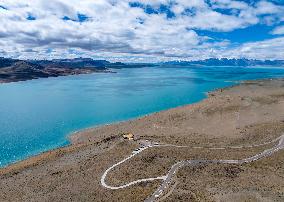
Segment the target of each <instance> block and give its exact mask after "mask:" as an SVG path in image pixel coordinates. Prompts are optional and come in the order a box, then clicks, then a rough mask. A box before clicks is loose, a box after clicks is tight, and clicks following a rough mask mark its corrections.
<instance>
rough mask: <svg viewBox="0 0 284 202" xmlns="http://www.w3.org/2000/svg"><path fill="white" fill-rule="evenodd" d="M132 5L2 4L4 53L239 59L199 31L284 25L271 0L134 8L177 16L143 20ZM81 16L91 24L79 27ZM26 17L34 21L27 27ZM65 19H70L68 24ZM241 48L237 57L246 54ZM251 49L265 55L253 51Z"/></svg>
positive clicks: (101, 0)
mask: <svg viewBox="0 0 284 202" xmlns="http://www.w3.org/2000/svg"><path fill="white" fill-rule="evenodd" d="M129 2H134V1H130V0H120V1H118V0H95V1H90V0H81V1H78V0H54V1H52V3H50V2H48V1H46V0H33V1H28V0H0V6H2V7H0V47H1V48H0V54H2V55H6V56H13V57H22V58H34V57H41V58H44V57H73V56H76V55H82V56H90V57H105V58H113V59H118V58H119V59H121V58H123V57H124V58H126V59H129V58H132V59H133V58H135V57H136V58H140V59H141V58H142V59H145V58H151V60H152V59H153V58H156V59H157V60H159V59H167V58H170V57H172V58H177V57H181V58H188V59H195V58H203V57H205V58H206V57H214V56H218V55H225V51H227V50H230V51H231V53H232V54H235V55H236V57H237V56H239V55H240V54H239V53H237V52H234V51H233V50H232V44H231V43H230V42H229V41H227V40H218V41H214V40H211V39H210V38H209V37H206V36H198V34H197V31H196V30H209V31H217V32H228V31H232V30H235V29H240V28H245V27H248V26H251V25H255V24H258V23H260V22H261V23H268V24H271V23H274V22H275V21H278V22H279V21H281V20H283V21H284V11H283V8H284V7H283V6H279V5H275V4H273V3H271V2H268V1H260V2H258V3H255V4H252V5H251V4H248V3H246V2H244V1H233V0H218V1H217V0H211V4H210V5H209V4H207V3H205V1H204V0H191V1H189V0H176V1H173V0H156V1H152V0H137V1H135V2H140V3H143V4H147V5H149V6H151V7H152V8H153V9H156V10H159V8H160V5H161V4H164V5H168V7H170V8H171V10H172V12H174V14H175V17H174V18H170V19H168V18H167V15H166V14H165V13H163V12H161V11H160V12H159V13H158V14H148V13H145V12H144V9H143V8H139V7H131V6H129ZM4 8H6V9H4ZM218 9H221V10H225V11H228V12H220V11H218ZM78 14H82V15H85V16H87V17H88V20H86V21H85V22H79V17H78ZM29 16H32V17H33V18H35V20H27V18H28V17H29ZM64 17H68V18H69V19H71V20H63V18H64ZM281 29H282V28H281V27H279V28H276V29H275V30H274V31H273V33H274V34H279V33H280V32H281ZM275 40H276V39H275ZM279 40H282V38H280V39H279ZM242 46H244V44H243V45H239V49H238V50H240V51H241V52H243V53H247V52H248V51H244V50H245V48H244V49H242V48H241V47H242ZM246 47H247V48H248V49H249V48H250V49H254V50H256V51H260V50H259V49H255V48H253V47H252V44H246ZM269 48H271V47H267V49H269ZM273 48H275V47H273ZM48 49H52V52H51V53H50V51H48V52H47V51H46V50H48ZM70 50H72V53H70ZM262 50H263V49H261V51H260V52H262V53H263V51H262ZM279 51H280V50H279ZM280 53H281V51H280ZM280 53H279V54H280ZM255 56H257V57H259V56H260V54H258V55H257V54H255ZM279 56H281V57H282V58H283V57H284V56H283V55H279Z"/></svg>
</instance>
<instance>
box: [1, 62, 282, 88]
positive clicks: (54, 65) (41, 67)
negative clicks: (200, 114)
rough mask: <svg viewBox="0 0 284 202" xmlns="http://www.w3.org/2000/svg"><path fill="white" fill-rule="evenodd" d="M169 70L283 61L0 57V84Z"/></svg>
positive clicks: (278, 65) (243, 65)
mask: <svg viewBox="0 0 284 202" xmlns="http://www.w3.org/2000/svg"><path fill="white" fill-rule="evenodd" d="M151 66H159V67H172V66H191V67H201V66H215V67H217V66H242V67H249V66H275V67H284V60H273V61H271V60H264V61H262V60H249V59H226V58H222V59H215V58H211V59H206V60H198V61H170V62H163V63H155V64H146V63H131V64H129V63H128V64H125V63H121V62H115V63H112V62H109V61H107V60H93V59H91V58H74V59H54V60H17V59H11V58H3V57H0V83H5V82H14V81H24V80H30V79H36V78H43V77H57V76H66V75H73V74H90V73H93V72H112V71H111V70H110V69H120V68H134V67H135V68H138V67H151Z"/></svg>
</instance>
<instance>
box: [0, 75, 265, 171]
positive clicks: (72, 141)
mask: <svg viewBox="0 0 284 202" xmlns="http://www.w3.org/2000/svg"><path fill="white" fill-rule="evenodd" d="M95 73H104V72H93V73H91V74H95ZM107 73H108V72H107ZM110 73H116V72H110ZM68 76H76V75H67V77H68ZM58 77H66V76H58ZM50 78H52V77H50ZM53 78H56V77H53ZM37 79H45V78H36V79H32V80H37ZM25 81H31V80H25ZM25 81H16V82H8V83H18V82H25ZM259 81H261V80H259ZM229 82H232V81H229ZM243 82H247V81H233V82H232V83H233V84H232V85H231V86H227V87H220V88H216V89H214V90H211V91H208V92H204V94H205V95H206V97H204V98H203V99H201V100H199V101H197V102H194V103H190V104H184V105H180V106H177V107H173V108H169V109H164V110H160V111H155V112H152V113H149V114H146V115H141V116H138V117H136V118H130V119H127V120H122V121H116V122H113V123H106V124H101V125H98V126H90V127H88V128H82V129H80V130H77V131H74V132H71V133H68V134H66V136H65V138H66V140H67V141H68V142H69V143H68V144H67V145H65V146H62V147H56V148H54V149H48V150H47V151H44V152H40V153H38V154H35V155H31V156H29V157H27V158H24V159H21V160H18V161H15V162H12V163H9V164H7V165H5V166H3V167H1V166H0V174H1V173H2V170H6V169H10V167H11V168H12V169H14V168H18V167H22V166H23V167H27V166H30V165H34V164H35V162H37V161H41V160H44V159H45V158H46V157H47V156H49V155H54V153H57V152H61V151H62V150H64V151H65V150H68V148H69V147H73V146H78V145H79V146H80V145H81V144H85V142H83V143H82V142H79V141H78V139H79V138H80V137H81V136H84V134H85V133H88V132H92V131H93V130H99V129H100V128H104V127H107V126H112V125H119V124H125V123H128V122H131V121H135V120H139V119H141V118H145V117H148V116H152V115H154V114H157V113H161V112H167V111H169V110H174V109H181V108H183V107H186V106H192V105H195V104H197V103H200V102H202V101H203V100H205V99H207V98H208V97H209V96H210V93H214V92H217V91H219V90H225V89H229V88H232V87H234V86H238V85H241V84H242V83H243ZM8 83H5V82H4V83H1V82H0V85H1V84H8Z"/></svg>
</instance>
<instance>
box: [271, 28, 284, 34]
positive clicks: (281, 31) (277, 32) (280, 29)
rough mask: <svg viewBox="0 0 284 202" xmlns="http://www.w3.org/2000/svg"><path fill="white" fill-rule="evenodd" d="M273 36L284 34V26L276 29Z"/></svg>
mask: <svg viewBox="0 0 284 202" xmlns="http://www.w3.org/2000/svg"><path fill="white" fill-rule="evenodd" d="M271 33H272V34H279V35H280V34H284V26H279V27H276V28H275V29H274V30H273V31H272V32H271Z"/></svg>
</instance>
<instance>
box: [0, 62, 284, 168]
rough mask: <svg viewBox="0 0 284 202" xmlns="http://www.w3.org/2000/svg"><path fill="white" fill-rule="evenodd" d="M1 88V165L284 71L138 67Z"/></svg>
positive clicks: (281, 75) (9, 85)
mask: <svg viewBox="0 0 284 202" xmlns="http://www.w3.org/2000/svg"><path fill="white" fill-rule="evenodd" d="M115 71H117V73H115V74H112V73H98V74H90V75H78V76H67V77H58V78H48V79H38V80H31V81H25V82H18V83H9V84H1V85H0V166H5V165H7V164H9V163H12V162H15V161H18V160H22V159H24V158H27V157H29V156H32V155H36V154H38V153H40V152H44V151H46V150H49V149H53V148H56V147H61V146H64V145H67V144H68V143H69V142H68V137H67V136H68V134H70V133H72V132H74V131H77V130H81V129H84V128H87V127H91V126H97V125H101V124H106V123H113V122H117V121H122V120H128V119H131V118H135V117H138V116H143V115H145V114H149V113H152V112H156V111H160V110H164V109H168V108H173V107H176V106H180V105H185V104H190V103H194V102H197V101H200V100H201V99H203V98H205V97H206V92H208V91H211V90H213V89H216V88H221V87H226V86H230V85H233V84H235V82H236V81H241V80H247V79H261V78H275V77H284V69H281V68H241V67H199V68H190V67H179V68H177V67H176V68H161V67H148V68H133V69H120V70H115Z"/></svg>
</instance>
